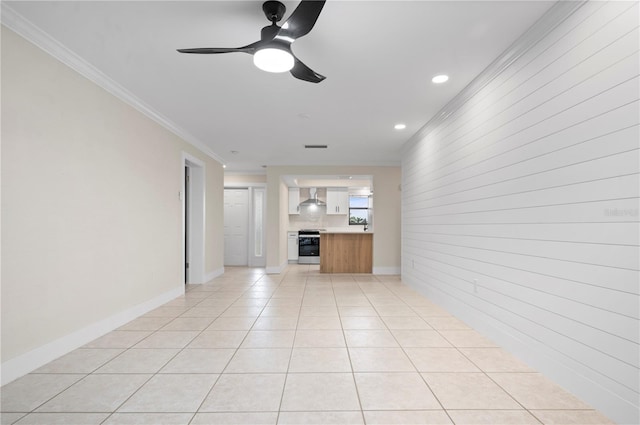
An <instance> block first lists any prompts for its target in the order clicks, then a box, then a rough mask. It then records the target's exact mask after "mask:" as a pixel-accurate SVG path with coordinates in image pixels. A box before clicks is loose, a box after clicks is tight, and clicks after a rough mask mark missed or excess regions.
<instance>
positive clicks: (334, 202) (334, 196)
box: [327, 187, 349, 215]
mask: <svg viewBox="0 0 640 425" xmlns="http://www.w3.org/2000/svg"><path fill="white" fill-rule="evenodd" d="M327 214H333V215H335V214H343V215H346V214H349V189H347V188H346V187H328V188H327Z"/></svg>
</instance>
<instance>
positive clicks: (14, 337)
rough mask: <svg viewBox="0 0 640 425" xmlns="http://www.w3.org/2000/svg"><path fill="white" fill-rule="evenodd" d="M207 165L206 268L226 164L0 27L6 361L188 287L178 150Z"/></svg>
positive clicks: (214, 260) (219, 239)
mask: <svg viewBox="0 0 640 425" xmlns="http://www.w3.org/2000/svg"><path fill="white" fill-rule="evenodd" d="M183 151H184V152H187V153H189V154H191V155H193V156H195V157H198V158H199V159H200V160H201V161H203V162H204V163H205V173H206V195H205V196H206V218H205V220H206V243H205V249H206V252H205V265H206V266H205V273H212V272H213V271H216V270H221V269H222V261H223V229H222V225H223V224H222V222H223V209H222V198H223V190H222V188H223V170H222V166H221V165H220V164H219V163H218V162H216V161H214V160H212V159H211V158H210V157H208V156H206V155H204V154H203V153H201V152H200V151H198V150H197V149H195V148H193V147H192V146H191V145H189V144H187V143H186V142H184V141H183V140H181V139H180V138H178V137H177V136H175V135H174V134H173V133H171V132H169V131H167V130H166V129H164V128H163V127H161V126H160V125H159V124H157V123H156V122H154V121H152V120H150V119H149V118H147V117H146V116H144V115H142V114H141V113H139V112H138V111H137V110H135V109H133V108H132V107H131V106H128V105H127V104H125V103H123V102H122V101H120V100H119V99H117V98H115V97H114V96H112V95H111V94H109V93H108V92H106V91H105V90H103V89H102V88H100V87H98V86H97V85H95V84H93V83H91V82H90V81H89V80H87V79H85V78H84V77H82V76H81V75H79V74H78V73H76V72H75V71H73V70H71V69H70V68H68V67H67V66H65V65H63V64H62V63H60V62H58V61H57V60H55V59H54V58H52V57H51V56H49V55H48V54H46V53H44V52H43V51H42V50H40V49H38V48H36V47H35V46H33V45H32V44H30V43H29V42H27V41H25V40H24V39H22V38H21V37H19V36H17V35H16V34H15V33H13V32H12V31H10V30H7V29H5V28H4V27H3V29H2V361H3V362H6V361H8V360H11V359H13V358H16V357H18V356H21V355H23V354H25V353H27V352H29V351H30V350H34V349H37V348H39V347H42V346H44V345H45V344H48V343H52V342H54V341H56V340H59V339H60V338H64V337H65V336H68V335H69V334H72V333H73V332H76V331H78V330H79V329H82V328H85V327H87V326H90V325H91V324H93V323H96V322H99V321H103V320H105V319H108V318H109V317H112V316H114V315H117V314H118V313H120V312H122V311H125V310H127V309H131V308H132V307H134V306H137V305H140V304H141V303H144V302H147V301H149V300H151V299H154V298H155V297H158V296H160V295H161V294H166V293H167V292H171V291H172V290H176V289H181V288H182V285H183V265H182V246H183V242H182V204H181V201H180V200H179V196H178V193H179V191H180V190H181V181H182V174H183V169H182V164H181V161H182V159H181V155H182V152H183Z"/></svg>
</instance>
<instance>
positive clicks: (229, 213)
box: [224, 189, 249, 266]
mask: <svg viewBox="0 0 640 425" xmlns="http://www.w3.org/2000/svg"><path fill="white" fill-rule="evenodd" d="M248 235H249V190H248V189H225V190H224V264H225V266H246V265H248V253H247V247H248Z"/></svg>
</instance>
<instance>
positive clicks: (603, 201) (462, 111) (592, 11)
mask: <svg viewBox="0 0 640 425" xmlns="http://www.w3.org/2000/svg"><path fill="white" fill-rule="evenodd" d="M567 9H568V7H567V5H566V4H565V5H564V6H558V7H556V8H554V9H552V10H551V11H550V12H549V13H548V14H547V16H545V17H544V18H543V20H541V22H539V23H538V24H537V27H535V28H538V31H537V33H536V31H535V30H534V29H532V30H531V32H530V33H529V34H532V33H536V34H540V33H542V35H541V36H539V37H538V38H537V39H536V40H535V41H533V42H532V41H531V37H529V38H527V36H526V35H525V36H523V38H522V39H521V40H520V42H519V43H518V42H517V43H516V44H514V46H512V49H516V48H519V49H520V53H519V54H518V55H517V57H514V55H511V58H513V59H512V60H510V61H509V64H508V65H505V60H502V61H501V60H497V61H496V62H494V64H493V65H492V67H490V68H489V69H487V71H486V72H485V73H484V74H483V75H484V78H483V76H482V75H481V76H479V77H478V78H477V79H476V81H475V82H474V83H472V84H471V85H470V86H469V87H467V89H465V91H464V92H463V93H461V95H460V97H459V98H458V99H457V100H456V101H453V102H452V103H450V104H449V105H448V106H447V107H445V110H443V112H442V113H441V114H440V115H439V116H438V117H437V118H435V119H434V120H432V122H431V123H429V124H427V126H426V127H425V128H424V129H423V130H422V131H421V132H420V133H419V134H418V135H416V136H415V137H414V140H412V141H410V142H409V143H408V144H407V146H406V147H405V150H404V152H403V162H402V173H403V177H402V179H403V180H402V181H403V183H402V226H403V228H402V275H403V276H402V277H403V280H404V281H405V282H407V283H408V284H409V285H411V286H414V287H416V288H418V289H420V290H421V291H422V292H423V293H425V294H427V295H428V296H429V297H431V298H432V299H433V300H434V301H436V302H438V303H440V304H441V305H443V306H445V307H446V308H448V309H449V310H451V311H452V312H453V313H455V314H456V315H458V316H459V317H461V318H462V319H464V320H466V321H467V322H468V323H469V324H470V325H471V326H474V327H475V328H476V329H478V330H480V331H481V332H483V333H485V334H487V335H488V336H489V337H491V338H492V339H494V340H495V341H496V342H498V343H499V344H501V345H503V346H504V347H506V348H507V349H510V350H511V351H513V352H515V353H516V354H517V355H519V356H520V357H521V358H523V359H524V360H526V361H528V362H529V363H530V364H532V365H533V366H534V367H536V368H537V369H538V370H540V371H542V372H543V373H545V374H547V376H549V377H550V378H551V379H554V380H555V381H556V382H558V383H559V384H561V385H563V386H564V387H565V388H567V389H568V390H570V391H572V392H573V393H575V394H577V395H578V396H580V397H582V398H583V399H584V400H586V401H587V402H589V403H590V404H591V405H593V406H594V407H596V408H598V409H599V410H601V411H602V412H604V413H605V414H606V415H608V416H609V417H611V418H612V419H614V420H616V421H618V422H620V423H632V424H637V423H640V419H639V417H638V399H639V395H638V393H639V390H640V388H639V387H640V386H639V363H640V355H639V348H638V347H639V346H638V343H639V339H640V328H639V321H638V319H639V309H640V299H639V296H638V294H639V292H640V291H639V286H640V283H639V282H640V276H639V273H638V269H639V254H640V251H639V248H638V239H639V230H640V229H639V221H638V219H639V216H638V206H639V171H640V165H639V163H640V157H639V150H638V149H639V143H640V142H639V140H640V133H639V127H638V124H639V113H640V109H639V107H638V100H639V90H640V87H639V68H640V66H639V63H640V62H639V56H638V45H639V33H638V21H639V18H638V17H639V10H638V3H637V2H599V1H595V2H589V3H585V4H582V5H581V6H579V7H576V6H574V8H573V9H571V12H570V13H568V12H567ZM560 13H565V14H566V15H563V16H562V18H559V17H558V16H559V14H560ZM554 19H555V22H554V24H553V25H549V22H550V21H552V20H554ZM545 25H546V27H545ZM543 27H544V28H546V30H545V31H544V32H541V31H540V28H543ZM525 43H526V48H524V49H523V45H524V44H525ZM506 57H509V55H508V52H505V56H504V58H506ZM498 68H499V70H498V71H499V72H498V71H496V69H498ZM453 78H455V75H453ZM465 95H466V97H465ZM474 280H475V281H477V286H476V287H474Z"/></svg>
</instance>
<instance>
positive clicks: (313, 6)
mask: <svg viewBox="0 0 640 425" xmlns="http://www.w3.org/2000/svg"><path fill="white" fill-rule="evenodd" d="M325 1H326V0H302V1H301V2H300V4H299V5H298V7H297V8H296V10H294V11H293V13H292V14H291V16H289V19H287V21H286V22H285V23H284V24H283V25H282V28H281V29H280V31H279V32H278V36H280V37H288V38H292V39H294V40H295V39H297V38H300V37H302V36H305V35H307V34H309V31H311V29H312V28H313V26H314V25H315V24H316V21H317V20H318V16H319V15H320V12H321V11H322V8H323V7H324V3H325Z"/></svg>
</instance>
